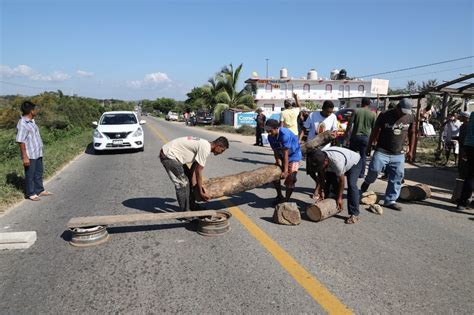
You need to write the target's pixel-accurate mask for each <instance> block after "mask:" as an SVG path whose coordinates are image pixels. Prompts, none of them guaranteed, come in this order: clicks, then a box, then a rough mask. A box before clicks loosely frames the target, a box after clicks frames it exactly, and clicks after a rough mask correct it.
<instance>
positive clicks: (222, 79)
mask: <svg viewBox="0 0 474 315" xmlns="http://www.w3.org/2000/svg"><path fill="white" fill-rule="evenodd" d="M241 71H242V64H240V65H239V66H238V67H237V68H236V69H235V70H234V66H233V65H232V64H230V65H228V66H225V67H223V68H222V70H221V72H220V76H219V80H218V81H217V84H216V89H217V91H219V92H218V93H217V95H216V97H215V100H216V106H215V108H214V120H215V121H216V122H217V123H219V122H220V120H221V115H222V113H223V111H224V110H226V109H228V108H238V109H242V110H250V109H253V108H255V102H254V99H253V96H252V94H250V93H249V91H248V89H245V88H243V89H241V90H240V91H239V90H238V88H237V84H238V81H239V77H240V72H241Z"/></svg>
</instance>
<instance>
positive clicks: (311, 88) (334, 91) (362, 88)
mask: <svg viewBox="0 0 474 315" xmlns="http://www.w3.org/2000/svg"><path fill="white" fill-rule="evenodd" d="M245 83H248V84H250V85H251V86H252V91H253V96H254V98H255V101H256V103H257V106H258V107H260V108H262V109H263V110H264V111H266V112H269V111H271V112H280V111H281V109H282V108H283V107H284V105H283V103H284V101H285V99H293V96H292V95H293V92H294V93H296V94H297V95H298V98H299V100H300V103H304V102H305V101H311V102H313V103H315V104H316V105H318V106H322V104H323V102H324V101H325V100H331V101H332V102H333V103H334V106H335V107H338V108H341V107H348V104H347V103H346V102H345V101H343V100H340V99H342V98H344V99H348V98H349V99H351V100H352V101H351V102H350V105H349V106H350V107H357V106H359V105H360V99H357V98H358V97H360V98H362V97H372V98H374V97H377V96H381V95H387V92H388V80H382V79H371V80H362V79H348V78H346V73H345V71H344V70H341V71H339V70H333V71H332V72H331V75H330V79H328V78H321V77H318V75H317V72H316V71H315V70H314V69H312V70H310V71H309V72H308V74H307V76H304V77H301V78H293V77H288V71H287V70H286V69H285V68H282V69H281V70H280V78H279V79H274V78H259V77H258V76H257V75H256V73H254V76H253V77H251V78H249V79H247V80H246V81H245Z"/></svg>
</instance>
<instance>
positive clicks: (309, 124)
mask: <svg viewBox="0 0 474 315" xmlns="http://www.w3.org/2000/svg"><path fill="white" fill-rule="evenodd" d="M333 112H334V104H333V102H331V101H329V100H328V101H324V103H323V108H322V110H321V111H318V112H312V113H311V114H309V117H308V119H306V121H305V123H304V128H306V129H307V130H309V133H308V140H307V141H310V140H311V139H313V138H314V137H316V136H317V135H318V134H319V133H321V132H324V131H328V130H329V131H331V132H332V131H337V117H336V115H334V114H333ZM303 136H304V131H301V133H300V136H299V140H300V142H301V140H302V139H303ZM329 146H330V144H328V145H326V146H325V148H327V147H329Z"/></svg>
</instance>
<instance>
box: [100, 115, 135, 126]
mask: <svg viewBox="0 0 474 315" xmlns="http://www.w3.org/2000/svg"><path fill="white" fill-rule="evenodd" d="M136 123H137V119H136V118H135V115H133V114H106V115H104V116H103V117H102V120H101V122H100V124H101V125H133V124H136Z"/></svg>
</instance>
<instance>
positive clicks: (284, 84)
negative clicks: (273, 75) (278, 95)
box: [280, 83, 286, 91]
mask: <svg viewBox="0 0 474 315" xmlns="http://www.w3.org/2000/svg"><path fill="white" fill-rule="evenodd" d="M280 89H281V90H282V91H285V90H286V83H282V84H280Z"/></svg>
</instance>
